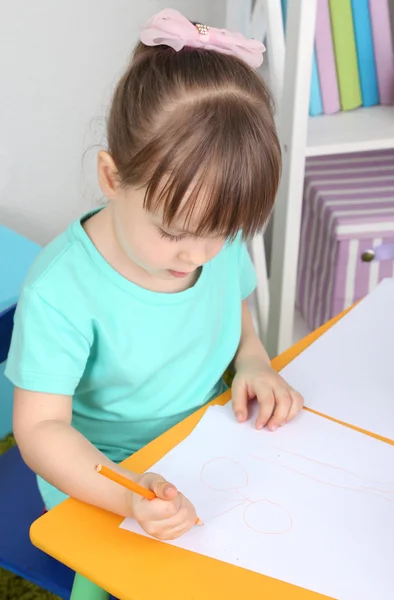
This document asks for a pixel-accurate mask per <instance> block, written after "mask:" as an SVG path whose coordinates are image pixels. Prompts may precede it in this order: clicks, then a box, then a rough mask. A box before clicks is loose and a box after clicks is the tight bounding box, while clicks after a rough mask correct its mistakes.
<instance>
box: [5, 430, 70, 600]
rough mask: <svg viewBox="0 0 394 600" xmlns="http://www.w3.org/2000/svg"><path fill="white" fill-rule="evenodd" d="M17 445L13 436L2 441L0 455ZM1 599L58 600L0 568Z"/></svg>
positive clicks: (56, 597)
mask: <svg viewBox="0 0 394 600" xmlns="http://www.w3.org/2000/svg"><path fill="white" fill-rule="evenodd" d="M14 444H15V442H14V438H13V437H12V435H9V436H7V437H6V438H5V439H4V440H0V454H3V453H4V452H6V451H7V450H9V449H10V448H11V447H12V446H13V445H14ZM0 599H1V600H58V596H54V595H53V594H50V593H49V592H46V591H45V590H43V589H42V588H40V587H38V586H36V585H33V584H32V583H30V582H29V581H26V580H25V579H22V577H18V576H17V575H14V574H13V573H10V572H9V571H5V570H4V569H2V568H0Z"/></svg>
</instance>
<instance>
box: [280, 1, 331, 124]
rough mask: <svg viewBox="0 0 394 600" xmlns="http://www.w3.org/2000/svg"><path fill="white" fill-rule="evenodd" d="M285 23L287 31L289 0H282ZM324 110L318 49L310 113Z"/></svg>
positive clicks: (314, 60) (314, 61)
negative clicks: (318, 65)
mask: <svg viewBox="0 0 394 600" xmlns="http://www.w3.org/2000/svg"><path fill="white" fill-rule="evenodd" d="M281 4H282V14H283V25H284V28H285V31H286V17H287V4H288V0H281ZM322 112H323V105H322V98H321V92H320V82H319V73H318V69H317V60H316V50H314V52H313V59H312V79H311V97H310V102H309V114H310V115H311V116H313V117H314V116H317V115H321V114H322Z"/></svg>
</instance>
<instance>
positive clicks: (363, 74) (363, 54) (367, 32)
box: [352, 0, 379, 106]
mask: <svg viewBox="0 0 394 600" xmlns="http://www.w3.org/2000/svg"><path fill="white" fill-rule="evenodd" d="M352 12H353V23H354V33H355V38H356V48H357V64H358V71H359V74H360V86H361V96H362V101H363V106H373V105H375V104H379V90H378V79H377V74H376V67H375V55H374V46H373V41H372V28H371V18H370V13H369V0H352Z"/></svg>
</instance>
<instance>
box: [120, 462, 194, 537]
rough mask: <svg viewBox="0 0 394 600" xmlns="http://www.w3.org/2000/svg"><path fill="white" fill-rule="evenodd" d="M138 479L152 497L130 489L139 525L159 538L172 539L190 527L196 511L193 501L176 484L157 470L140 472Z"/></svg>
mask: <svg viewBox="0 0 394 600" xmlns="http://www.w3.org/2000/svg"><path fill="white" fill-rule="evenodd" d="M137 483H139V484H140V485H142V486H143V487H146V488H148V489H149V490H152V492H154V493H155V494H156V496H157V498H155V499H154V500H146V499H145V498H141V496H138V495H137V494H135V493H134V492H131V494H132V495H131V509H132V514H133V517H134V519H135V520H136V521H137V522H138V523H139V524H140V526H141V527H142V529H143V530H144V531H145V532H146V533H148V534H149V535H151V536H153V537H155V538H157V539H158V540H174V539H176V538H178V537H180V536H181V535H183V534H184V533H186V532H187V531H189V529H191V528H192V527H193V525H194V524H195V523H196V520H197V514H196V511H195V508H194V506H193V505H192V503H191V502H190V501H189V500H188V499H187V498H185V496H184V495H183V494H181V493H180V492H178V490H177V489H176V487H175V486H174V485H172V484H171V483H169V482H168V481H166V480H165V479H164V478H163V477H161V476H160V475H157V474H156V473H145V474H144V475H140V476H139V477H138V479H137Z"/></svg>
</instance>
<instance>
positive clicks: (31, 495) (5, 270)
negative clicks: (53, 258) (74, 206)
mask: <svg viewBox="0 0 394 600" xmlns="http://www.w3.org/2000/svg"><path fill="white" fill-rule="evenodd" d="M39 251H40V246H38V245H37V244H35V243H34V242H31V241H29V240H27V239H26V238H24V237H23V236H20V235H19V234H17V233H15V232H14V231H11V230H10V229H7V228H6V227H3V226H0V281H1V286H0V438H2V437H3V436H4V435H6V434H7V433H9V432H10V431H11V429H12V397H13V386H12V385H11V383H10V382H9V381H8V380H7V379H6V378H5V377H4V368H5V361H6V358H7V355H8V351H9V346H10V341H11V335H12V328H13V318H14V313H15V308H16V303H17V301H18V298H19V293H20V289H21V287H22V284H23V281H24V279H25V277H26V275H27V271H28V269H29V268H30V265H31V263H32V262H33V260H34V258H35V257H36V255H37V254H38V252H39ZM0 486H1V490H2V492H3V493H2V494H1V495H0V566H1V567H4V568H5V569H7V570H8V571H11V572H13V573H15V574H16V575H19V576H20V577H23V578H24V579H27V580H29V581H31V582H33V583H35V584H37V585H39V586H40V587H42V588H44V589H46V590H48V591H50V592H52V593H54V594H56V595H57V596H59V597H60V598H63V599H64V600H69V599H70V598H72V599H73V600H74V599H75V600H78V599H79V598H82V600H89V599H90V598H91V599H92V600H104V599H105V600H106V599H107V598H108V594H107V593H106V592H104V591H103V590H100V589H99V588H98V587H97V586H95V585H94V584H92V583H91V582H89V581H88V580H86V579H85V578H83V577H81V576H77V577H75V573H74V571H72V570H71V569H69V568H68V567H66V566H65V565H63V564H61V563H60V562H58V561H57V560H55V559H54V558H51V557H50V556H48V555H47V554H45V553H44V552H42V551H41V550H39V549H38V548H35V547H34V546H33V545H32V543H31V542H30V538H29V530H30V526H31V524H32V523H33V521H35V520H36V519H38V517H40V516H41V515H42V514H43V511H44V504H43V501H42V499H41V495H40V493H39V490H38V487H37V482H36V477H35V475H34V473H33V472H32V471H31V470H30V469H29V468H28V467H27V466H26V465H25V463H24V462H23V459H22V457H21V455H20V452H19V450H18V448H17V447H14V448H12V449H11V450H9V451H8V452H6V453H5V454H3V455H1V456H0ZM74 577H75V583H74Z"/></svg>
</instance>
